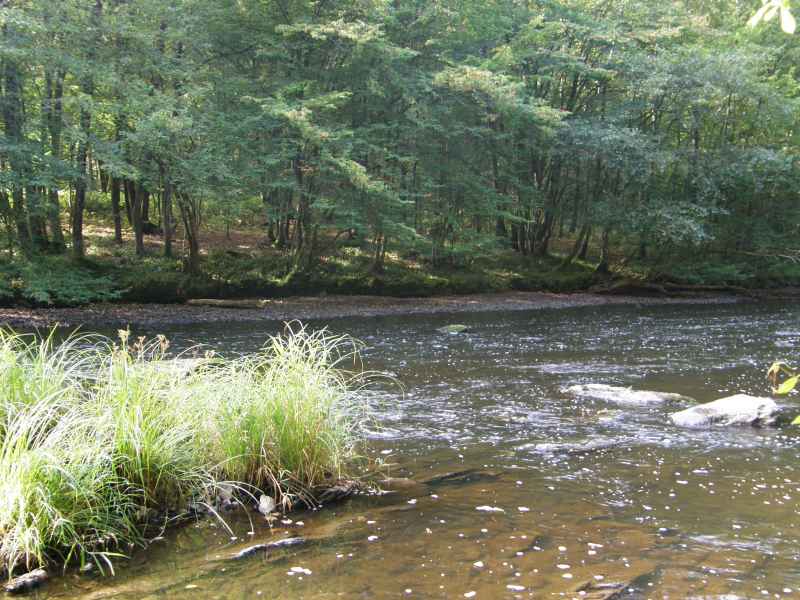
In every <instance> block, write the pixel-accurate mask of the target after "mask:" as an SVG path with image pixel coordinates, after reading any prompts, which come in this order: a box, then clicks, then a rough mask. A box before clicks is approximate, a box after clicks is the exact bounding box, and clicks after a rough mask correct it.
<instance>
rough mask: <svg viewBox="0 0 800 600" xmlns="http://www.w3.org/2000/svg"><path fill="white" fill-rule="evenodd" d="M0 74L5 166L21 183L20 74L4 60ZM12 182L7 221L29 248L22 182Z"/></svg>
mask: <svg viewBox="0 0 800 600" xmlns="http://www.w3.org/2000/svg"><path fill="white" fill-rule="evenodd" d="M10 35H11V33H10V32H9V26H8V24H5V25H3V37H9V36H10ZM4 66H5V68H4V72H3V83H4V87H5V93H4V96H3V121H4V122H5V123H4V124H5V136H6V138H7V139H8V141H9V142H10V143H11V144H12V146H13V147H12V148H11V149H10V151H9V160H8V163H9V166H10V168H11V171H12V173H15V174H16V176H17V177H18V178H19V179H22V180H23V181H24V177H25V173H26V172H27V168H26V167H25V164H24V162H25V155H24V154H23V151H22V147H21V146H22V143H23V141H24V139H23V132H22V119H23V114H24V108H23V99H22V74H21V72H20V69H19V66H18V65H17V63H16V62H15V61H14V60H13V59H6V61H5V65H4ZM23 181H19V180H18V181H14V182H13V183H12V185H11V206H10V212H11V218H12V219H13V221H14V225H15V227H16V230H17V241H18V242H19V244H20V245H21V246H22V247H23V248H29V247H30V232H29V230H28V222H27V218H26V214H25V212H26V211H25V192H24V191H23V188H24V182H23Z"/></svg>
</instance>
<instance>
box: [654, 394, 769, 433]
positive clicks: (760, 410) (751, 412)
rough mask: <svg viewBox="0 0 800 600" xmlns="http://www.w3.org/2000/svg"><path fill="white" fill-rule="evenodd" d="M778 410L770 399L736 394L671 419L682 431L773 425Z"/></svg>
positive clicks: (683, 412) (675, 415) (678, 414)
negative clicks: (693, 428)
mask: <svg viewBox="0 0 800 600" xmlns="http://www.w3.org/2000/svg"><path fill="white" fill-rule="evenodd" d="M779 412H780V410H779V408H778V405H777V404H776V403H775V401H774V400H772V399H771V398H758V397H756V396H748V395H747V394H736V395H734V396H728V397H726V398H720V399H719V400H714V401H713V402H708V403H706V404H698V405H697V406H692V407H690V408H687V409H686V410H682V411H680V412H676V413H672V414H671V415H670V416H669V417H670V419H672V422H673V423H675V425H678V426H679V427H695V428H699V427H712V426H715V425H720V426H726V425H756V426H763V425H774V424H775V423H776V421H777V420H778V416H779Z"/></svg>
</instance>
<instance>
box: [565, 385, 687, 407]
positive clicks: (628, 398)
mask: <svg viewBox="0 0 800 600" xmlns="http://www.w3.org/2000/svg"><path fill="white" fill-rule="evenodd" d="M564 391H565V392H566V393H567V394H572V395H573V396H581V397H584V398H593V399H595V400H605V401H606V402H613V403H614V404H622V405H627V406H634V405H647V404H661V403H663V402H667V401H670V400H686V399H687V398H686V396H681V395H680V394H669V393H667V392H651V391H647V390H634V389H631V388H627V387H621V386H616V385H605V384H602V383H584V384H581V385H573V386H570V387H568V388H566V389H565V390H564Z"/></svg>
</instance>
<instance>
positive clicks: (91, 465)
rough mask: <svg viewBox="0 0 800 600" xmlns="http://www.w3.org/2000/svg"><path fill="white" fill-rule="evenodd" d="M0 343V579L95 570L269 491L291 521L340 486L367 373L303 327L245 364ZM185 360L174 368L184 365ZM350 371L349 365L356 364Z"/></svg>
mask: <svg viewBox="0 0 800 600" xmlns="http://www.w3.org/2000/svg"><path fill="white" fill-rule="evenodd" d="M120 333H121V335H120V339H119V340H117V341H113V340H109V339H107V338H99V337H70V338H68V339H67V340H66V341H63V342H61V343H59V344H57V343H55V340H54V338H55V336H54V335H53V334H51V335H50V336H48V337H46V338H44V339H43V340H42V339H39V338H36V337H34V336H28V337H25V336H19V335H16V334H13V333H7V332H2V331H0V394H2V395H0V566H2V567H5V569H6V571H7V574H9V575H11V574H13V573H14V572H15V571H19V570H22V569H28V568H33V567H36V566H42V565H46V564H48V563H53V562H60V563H65V564H66V563H70V562H80V563H84V562H86V561H94V562H96V563H97V564H98V565H100V566H101V567H106V566H109V565H110V564H111V563H110V559H111V557H113V556H115V555H116V554H117V553H118V552H119V550H120V549H126V548H127V547H128V546H129V545H131V544H141V543H144V542H145V541H146V539H147V536H148V531H149V530H150V528H151V527H152V523H153V522H154V521H155V522H158V524H159V527H160V526H162V525H163V524H164V523H166V522H168V521H169V520H170V519H179V518H181V517H182V516H186V515H187V514H189V507H190V506H197V505H198V503H199V504H202V503H207V504H208V503H211V502H213V499H214V498H215V490H219V489H221V487H222V484H223V483H224V484H225V487H226V489H227V490H230V489H235V490H239V491H240V492H241V493H240V499H242V500H243V501H247V499H249V498H257V497H258V496H257V494H260V493H262V492H263V493H267V494H271V495H273V496H274V497H275V499H276V500H278V501H279V502H282V503H283V505H284V506H286V507H290V506H291V505H292V503H293V502H296V501H306V502H310V501H312V500H313V494H314V492H315V490H317V489H319V486H321V485H323V484H325V483H326V482H333V481H335V480H336V479H337V478H340V477H344V476H347V475H348V468H349V467H350V466H351V465H352V464H353V463H352V461H353V459H354V458H356V456H357V447H358V443H359V440H360V436H359V431H360V424H361V421H362V419H363V416H364V409H363V405H362V404H361V403H360V401H359V395H358V394H357V391H358V389H359V387H360V385H361V383H362V382H363V381H364V377H363V375H360V374H350V373H349V372H348V371H346V370H344V368H343V367H344V366H345V363H346V361H347V362H350V361H357V354H356V351H355V350H356V348H355V346H354V345H353V343H352V342H351V341H349V340H348V339H347V338H345V337H335V336H331V335H329V334H327V333H325V332H309V331H307V330H306V329H304V328H303V327H301V326H295V327H294V329H292V328H289V329H288V330H287V333H286V334H285V335H283V336H278V337H273V338H270V339H269V340H268V342H267V344H266V345H265V346H264V348H263V349H262V351H260V352H259V353H257V354H256V355H254V356H249V357H242V358H237V359H231V360H223V359H219V358H214V357H213V356H212V355H210V354H209V355H206V356H205V357H203V358H200V359H191V360H188V359H181V360H178V359H175V358H171V357H169V356H168V344H167V342H166V340H165V339H164V338H162V337H159V338H157V339H156V340H153V341H151V342H147V341H145V340H143V339H137V340H135V341H133V342H132V343H131V342H130V340H129V339H128V334H127V332H120ZM178 358H179V359H180V357H178ZM353 364H357V362H354V363H353Z"/></svg>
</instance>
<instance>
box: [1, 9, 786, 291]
mask: <svg viewBox="0 0 800 600" xmlns="http://www.w3.org/2000/svg"><path fill="white" fill-rule="evenodd" d="M746 4H747V3H744V4H743V3H741V2H739V3H737V2H733V1H732V0H720V1H719V2H692V3H656V4H654V3H652V2H644V1H635V2H625V1H622V0H611V1H610V2H604V3H598V2H595V1H590V0H575V1H572V0H571V1H566V0H559V1H555V2H535V3H520V2H512V1H510V0H502V1H498V2H492V3H488V4H487V3H480V2H475V1H474V0H464V1H462V2H461V3H459V4H458V5H457V6H455V5H450V4H447V3H441V2H439V1H438V0H433V1H431V2H427V1H426V2H422V1H421V0H412V1H410V2H407V3H403V4H402V6H401V5H399V4H398V5H396V6H395V5H391V6H390V5H387V4H385V3H369V2H367V3H355V2H351V1H345V0H337V1H332V2H324V3H313V2H294V3H289V4H288V5H287V4H285V3H276V2H272V1H262V0H241V1H237V2H230V1H216V0H191V1H189V0H177V1H175V2H171V3H164V2H160V1H157V0H140V1H138V2H135V3H130V2H121V3H111V4H109V3H103V2H99V3H97V2H91V1H90V0H76V1H73V2H59V3H53V2H52V1H50V0H30V1H27V2H18V3H11V5H10V6H7V7H5V10H4V12H3V16H4V21H3V24H4V28H3V29H2V32H0V33H1V35H2V42H3V43H2V44H0V59H1V60H2V61H3V65H4V88H3V106H4V111H2V115H0V129H1V130H2V153H3V157H2V158H3V160H2V161H0V165H2V166H0V223H2V232H3V241H4V242H5V244H4V251H5V252H7V253H8V254H9V255H11V254H16V255H24V256H27V257H35V256H38V255H43V254H47V253H61V252H64V251H65V250H66V249H67V245H66V244H65V243H64V241H63V234H62V232H61V229H62V227H63V221H65V219H64V216H66V215H65V214H64V213H65V212H66V209H67V208H69V210H70V211H71V214H70V230H71V231H70V233H71V238H72V240H71V243H72V251H73V253H74V254H75V255H77V256H83V255H84V254H86V253H87V252H85V251H84V248H83V241H84V240H83V238H84V226H83V223H82V220H81V217H83V216H84V213H85V214H86V216H88V217H90V218H91V219H90V220H91V221H92V223H91V224H92V225H94V224H95V223H96V222H102V223H103V224H104V225H107V224H108V223H110V222H112V220H113V217H116V218H117V221H118V224H119V227H120V231H119V234H120V236H119V237H120V238H123V237H132V238H133V239H134V240H135V253H136V258H134V259H133V260H132V261H131V264H130V266H129V270H130V271H131V274H122V275H121V276H119V277H117V279H118V280H119V279H124V286H123V287H124V288H125V289H126V290H128V291H127V292H125V294H126V297H128V298H130V299H145V298H150V299H157V294H158V293H161V292H163V294H164V297H163V299H164V300H167V301H173V300H178V299H180V298H183V297H187V296H189V295H193V294H195V293H198V294H199V293H202V294H204V295H208V294H217V295H230V294H240V293H244V291H245V290H250V291H251V292H255V291H258V290H261V291H264V290H282V291H281V292H276V293H284V292H286V291H288V290H290V289H298V290H299V289H304V290H311V291H313V288H312V287H311V286H312V284H315V283H319V285H320V286H321V288H320V290H322V289H330V287H331V281H330V280H331V278H330V277H329V274H330V269H329V265H330V262H331V261H334V262H335V261H337V260H339V258H340V252H341V250H342V249H344V248H346V247H357V248H358V249H359V250H360V251H361V252H362V253H363V256H365V257H368V258H367V259H366V260H364V261H361V262H360V266H361V267H363V268H361V269H360V270H359V272H358V273H356V272H355V271H352V270H349V269H346V270H347V273H346V275H345V277H346V279H347V280H348V281H349V283H350V287H352V288H354V289H355V288H358V289H361V290H367V289H372V290H379V289H385V290H391V292H392V293H395V289H396V287H397V286H395V285H394V283H393V282H392V281H390V280H389V278H388V277H384V276H382V275H381V274H382V273H385V272H387V271H389V270H391V268H392V267H391V264H390V263H391V262H392V255H405V254H410V253H416V254H417V255H419V256H423V257H424V258H425V261H426V265H425V267H426V268H425V270H426V272H427V275H426V276H425V277H420V276H417V274H416V273H412V272H410V273H407V274H404V277H405V276H406V275H407V278H408V280H409V285H415V286H416V287H417V288H420V289H422V290H423V291H425V290H434V289H437V288H440V287H441V288H443V289H450V290H454V289H472V287H471V286H472V284H471V283H470V281H467V279H470V277H465V278H460V277H458V276H454V275H450V274H448V273H446V272H447V271H449V270H459V269H468V270H476V267H475V263H477V262H479V260H480V259H484V258H486V259H494V258H496V257H497V256H498V254H499V253H504V254H503V259H502V260H504V261H507V262H508V263H509V266H508V268H509V269H510V270H518V269H517V268H516V267H513V266H512V265H513V263H515V258H513V257H515V256H519V257H523V258H524V259H525V260H529V261H531V263H532V264H537V265H538V266H540V267H542V269H541V270H540V271H539V272H538V273H534V272H533V269H527V268H526V269H525V271H526V272H525V274H524V275H523V276H522V277H520V278H503V277H500V279H502V280H503V281H504V283H503V284H498V285H497V286H493V287H491V288H490V289H503V288H504V287H508V283H509V280H510V279H514V281H515V283H514V284H513V285H514V287H524V286H527V287H531V288H535V287H546V286H548V285H554V286H555V287H558V288H564V289H569V288H571V287H576V286H575V285H574V284H572V283H569V282H562V281H561V279H562V276H561V275H558V276H555V275H551V274H550V273H549V272H548V270H549V265H547V264H546V263H538V261H539V260H540V259H545V258H546V257H547V256H548V255H549V254H552V253H554V252H558V251H559V250H557V249H561V252H562V253H564V254H568V252H564V251H563V246H564V245H565V244H575V251H574V252H572V254H571V255H570V256H568V257H567V260H566V261H565V262H566V263H572V262H574V261H575V260H576V259H577V258H578V257H579V256H586V255H587V253H586V252H584V251H581V249H580V246H581V245H583V246H585V247H591V252H589V254H590V255H591V256H594V257H595V258H598V257H599V261H600V265H599V270H600V271H602V272H607V271H609V269H610V267H611V266H613V265H611V264H610V263H612V262H616V261H619V260H620V259H621V258H622V257H621V255H622V254H628V248H630V247H637V248H638V249H639V252H638V253H639V254H640V255H641V256H642V257H645V256H650V257H652V260H653V261H654V263H655V264H658V263H659V262H661V261H662V260H663V259H664V258H665V257H672V258H673V259H676V261H677V259H678V258H679V257H685V256H691V257H694V259H693V262H694V263H697V262H699V261H698V260H697V258H696V257H699V256H702V257H704V262H705V260H706V258H705V257H709V258H708V261H711V260H712V257H715V256H726V257H733V258H734V259H735V260H736V261H737V262H740V261H739V258H740V257H741V256H767V255H770V256H775V257H780V256H785V255H786V254H787V253H790V252H791V251H793V250H794V248H795V245H794V240H795V239H796V236H797V230H796V227H795V226H794V224H795V223H796V222H797V219H798V218H800V208H799V207H798V204H797V202H796V190H797V189H798V188H799V187H800V168H798V161H797V155H798V144H797V140H798V138H797V133H796V132H797V131H798V115H799V114H800V111H798V107H799V106H800V104H798V102H800V100H798V98H800V85H799V83H800V82H799V80H798V71H797V69H796V68H795V65H796V64H797V63H798V59H800V46H799V44H800V41H798V38H797V37H796V36H785V35H782V34H780V32H779V31H777V29H776V28H774V27H748V26H747V25H745V21H746V20H747V18H748V17H750V16H752V19H751V24H753V25H755V24H756V23H759V22H761V21H770V20H773V21H774V20H777V21H780V23H781V25H782V27H783V28H784V29H785V30H791V29H793V28H794V17H793V16H792V11H791V9H792V6H791V3H790V2H789V0H764V2H763V3H762V7H761V8H760V9H755V10H753V7H751V6H747V5H746ZM454 6H455V7H454ZM753 12H755V13H756V14H755V15H752V13H753ZM620 23H624V24H625V25H624V27H620ZM132 57H133V58H132ZM67 190H74V194H67V193H66V191H67ZM79 197H80V201H79ZM112 198H115V200H114V203H112ZM112 206H115V207H117V208H113V209H112ZM119 207H121V208H119ZM118 208H119V209H118ZM112 212H117V214H115V215H112V214H110V213H112ZM120 213H122V214H120ZM145 220H147V221H149V222H153V223H158V224H159V225H164V224H166V223H173V224H174V223H177V224H178V229H177V230H176V231H175V232H174V236H173V232H172V229H171V228H169V227H167V228H162V232H161V233H160V234H159V235H160V236H161V238H162V239H163V242H164V244H163V246H162V247H161V248H163V253H164V255H165V256H171V255H172V253H177V252H181V253H183V254H184V256H182V257H178V260H180V262H181V265H182V269H183V270H184V271H186V272H187V273H188V274H190V275H191V277H181V276H178V275H175V274H174V273H173V271H174V269H173V268H171V267H170V268H169V269H160V270H159V271H158V272H157V273H155V274H151V273H148V272H147V271H148V269H147V268H146V266H147V265H150V264H152V260H151V257H150V256H147V255H148V254H152V253H154V252H156V251H155V250H154V249H153V246H154V244H153V242H154V240H153V239H149V238H148V239H146V236H145V235H144V225H142V223H143V222H144V221H145ZM256 227H258V228H260V229H261V231H262V233H263V234H264V239H263V240H261V242H260V246H269V247H270V250H274V252H270V253H265V254H268V255H269V258H268V259H267V260H266V261H264V263H265V264H261V262H262V257H260V256H257V255H256V254H257V253H256V252H255V251H254V248H253V246H255V244H250V247H249V248H237V249H236V250H235V252H236V253H237V254H238V256H225V255H223V252H222V251H220V250H219V249H216V248H211V249H210V252H208V254H207V255H206V254H205V253H204V246H205V245H206V244H207V240H208V239H209V238H208V237H207V235H208V234H209V233H212V234H214V233H219V232H224V234H225V242H218V243H219V244H220V245H222V244H223V243H224V244H225V245H226V246H229V245H230V246H232V245H233V244H232V242H233V239H231V235H230V234H231V232H232V231H233V232H234V233H235V230H236V229H237V228H246V229H248V230H251V231H252V229H253V228H256ZM127 229H133V235H132V236H130V235H128V232H127V231H125V230H127ZM123 233H124V234H125V235H124V236H123ZM173 237H174V241H175V242H176V243H172V242H173ZM221 237H222V236H217V235H214V238H213V239H221ZM576 237H577V238H578V239H577V240H576ZM178 240H180V245H179V244H178V243H177V242H178ZM120 241H121V240H120ZM576 242H580V244H576ZM584 242H585V243H584ZM124 246H125V244H124V243H123V245H122V247H124ZM95 250H96V248H91V247H90V248H88V254H89V255H92V254H93V253H94V252H95ZM160 251H161V249H159V252H160ZM118 252H120V251H119V250H118V249H117V250H114V251H113V253H114V254H116V253H118ZM275 254H278V255H280V258H278V259H273V256H274V255H275ZM624 258H630V257H629V256H626V257H624ZM643 260H644V258H643ZM33 262H36V261H35V260H34V261H33ZM135 262H141V263H142V268H141V269H139V268H137V267H136V266H133V263H135ZM741 262H744V261H741ZM118 266H120V267H121V266H122V265H121V264H120V265H118ZM395 266H396V265H395ZM407 266H408V265H407ZM411 268H413V267H411ZM394 272H395V273H397V270H394ZM442 273H444V275H442ZM139 274H142V275H143V277H138V275H139ZM762 274H763V272H762V271H759V270H754V271H753V273H750V272H743V273H741V274H737V273H736V272H734V270H733V269H731V270H730V271H728V272H723V271H721V270H719V269H718V268H717V267H715V266H714V267H710V268H709V272H707V273H705V272H701V273H677V274H676V275H677V276H679V277H682V278H684V279H685V280H687V281H690V280H691V281H700V280H703V281H725V282H728V283H735V282H737V281H738V282H744V281H745V280H754V279H753V278H758V277H761V276H762ZM774 276H775V278H776V280H777V279H778V278H779V277H780V273H779V272H778V271H774ZM115 277H116V276H115ZM33 278H34V279H36V280H47V279H48V278H49V275H48V273H34V274H33ZM442 279H445V280H446V281H447V282H448V283H442ZM462 279H463V280H462ZM484 280H485V281H486V280H490V281H494V280H495V277H494V276H490V277H486V278H484ZM556 280H558V281H557V282H556ZM148 281H149V282H152V286H148V285H146V284H147V282H148ZM415 282H416V283H415ZM553 282H555V283H553ZM8 287H9V285H7V284H1V283H0V301H6V302H8V301H9V300H8V299H9V298H10V297H13V298H14V299H15V300H18V299H21V298H22V297H23V296H24V294H21V293H20V294H18V293H17V292H13V293H9V291H8ZM65 287H68V282H67V281H61V280H59V281H45V282H44V284H43V285H42V286H33V287H32V288H31V290H30V293H29V294H28V296H30V297H32V298H33V299H34V300H35V301H36V302H39V303H45V304H46V303H53V304H58V303H65V304H72V303H77V302H83V301H87V299H89V298H90V297H91V298H94V297H96V296H97V295H98V293H99V292H98V291H92V290H90V291H88V292H87V293H86V294H85V295H84V296H81V294H80V293H79V290H78V289H76V288H75V286H73V287H72V289H69V290H67V291H66V292H65V293H64V294H59V293H54V292H52V291H51V290H52V289H56V288H57V289H62V288H65ZM101 287H102V286H101ZM148 290H151V291H148ZM401 292H402V291H401ZM4 299H5V300H4Z"/></svg>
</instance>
